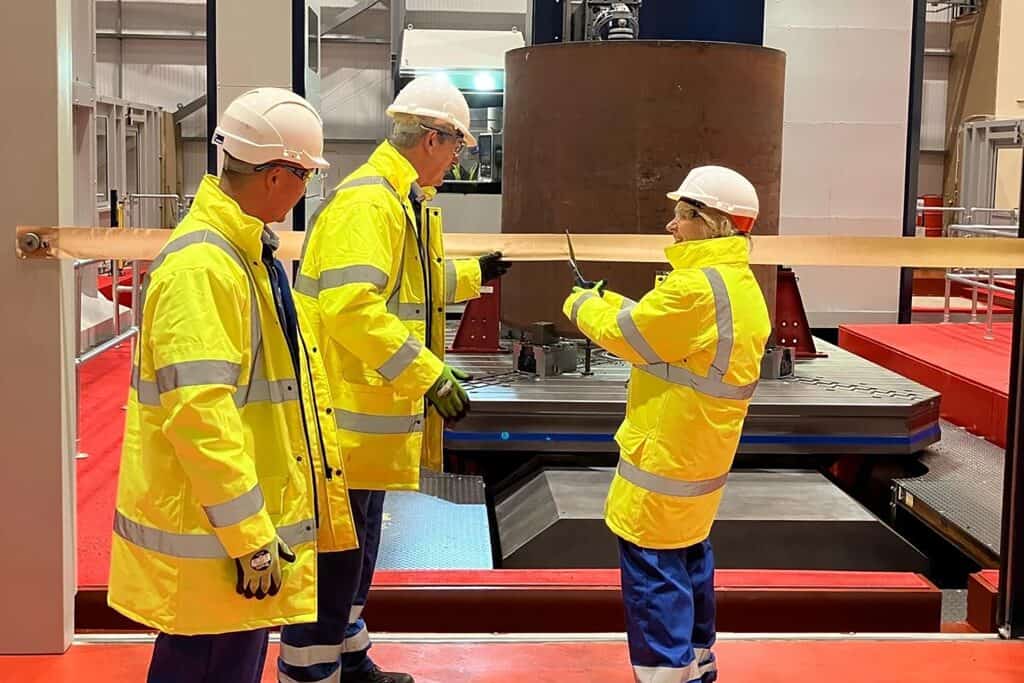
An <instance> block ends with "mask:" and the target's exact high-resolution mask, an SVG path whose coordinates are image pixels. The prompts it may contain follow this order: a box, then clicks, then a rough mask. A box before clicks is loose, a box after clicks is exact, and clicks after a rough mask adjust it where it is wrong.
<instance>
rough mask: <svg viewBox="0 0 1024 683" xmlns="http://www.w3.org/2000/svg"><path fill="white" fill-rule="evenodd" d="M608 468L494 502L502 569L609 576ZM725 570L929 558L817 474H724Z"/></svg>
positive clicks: (529, 486) (889, 567) (614, 561)
mask: <svg viewBox="0 0 1024 683" xmlns="http://www.w3.org/2000/svg"><path fill="white" fill-rule="evenodd" d="M612 474H613V470H612V469H611V468H586V469H558V468H548V469H544V470H542V471H540V472H538V473H537V474H535V475H534V476H533V477H532V478H531V479H530V480H529V481H528V482H526V483H525V484H524V485H523V486H520V487H519V488H517V489H515V490H514V491H512V492H510V493H509V494H507V495H505V496H501V497H500V499H499V500H498V502H497V505H496V506H495V510H494V516H495V521H496V526H497V529H498V538H499V547H500V550H501V558H502V566H503V567H505V568H507V569H554V568H570V569H575V568H602V567H603V568H613V567H617V566H618V562H619V560H618V543H617V541H616V539H615V536H613V535H612V533H611V532H610V531H609V530H608V529H607V528H606V527H605V524H604V500H605V494H606V493H607V491H608V486H609V485H610V484H611V481H612ZM711 543H712V545H713V546H714V549H715V563H716V565H717V566H718V567H720V568H723V569H761V570H769V569H805V570H831V571H840V570H841V571H910V572H924V571H927V569H928V561H927V558H925V557H924V555H922V554H921V553H920V552H919V551H918V550H917V549H915V548H914V547H913V546H912V545H911V544H910V543H908V542H907V541H905V540H904V539H903V538H901V537H900V536H899V535H897V534H896V533H894V532H893V531H892V529H890V528H889V527H888V526H887V525H885V524H883V523H882V522H881V521H880V520H879V519H878V518H877V517H875V516H874V515H873V514H871V512H869V511H868V510H867V509H865V508H864V507H863V506H861V505H860V504H859V503H857V501H855V500H853V499H852V498H851V497H849V496H848V495H846V494H845V493H843V492H842V491H840V490H839V489H838V488H837V487H835V486H833V485H832V483H831V482H830V481H828V479H826V478H825V477H824V476H822V475H821V474H819V473H817V472H813V471H804V470H796V471H793V470H740V471H735V472H733V473H732V474H731V475H729V482H728V484H726V487H725V495H724V496H723V497H722V505H721V507H720V509H719V511H718V515H717V517H716V520H715V525H714V527H713V528H712V530H711Z"/></svg>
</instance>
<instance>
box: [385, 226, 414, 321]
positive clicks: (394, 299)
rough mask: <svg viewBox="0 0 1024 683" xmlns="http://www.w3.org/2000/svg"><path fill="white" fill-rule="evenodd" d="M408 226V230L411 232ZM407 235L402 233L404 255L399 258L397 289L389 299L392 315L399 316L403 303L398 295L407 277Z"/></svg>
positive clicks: (389, 309)
mask: <svg viewBox="0 0 1024 683" xmlns="http://www.w3.org/2000/svg"><path fill="white" fill-rule="evenodd" d="M409 229H410V228H409V226H408V224H407V225H406V230H409ZM405 235H406V234H405V233H402V253H401V255H400V256H399V257H398V275H397V276H396V277H395V287H394V289H392V290H391V295H390V296H389V297H388V313H391V314H392V315H398V313H399V309H400V308H401V303H399V300H398V295H399V294H400V293H401V291H402V278H404V277H405Z"/></svg>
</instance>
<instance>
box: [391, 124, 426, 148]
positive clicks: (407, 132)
mask: <svg viewBox="0 0 1024 683" xmlns="http://www.w3.org/2000/svg"><path fill="white" fill-rule="evenodd" d="M429 132H430V131H429V130H427V129H426V128H423V126H421V125H420V119H419V118H417V117H415V116H396V117H395V122H394V124H393V125H392V126H391V134H390V135H388V142H390V143H391V144H392V145H394V146H395V147H397V148H398V149H411V148H412V147H415V146H416V145H418V144H419V143H420V140H422V139H423V138H424V137H425V136H426V135H427V133H429Z"/></svg>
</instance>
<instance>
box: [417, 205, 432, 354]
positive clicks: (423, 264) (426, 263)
mask: <svg viewBox="0 0 1024 683" xmlns="http://www.w3.org/2000/svg"><path fill="white" fill-rule="evenodd" d="M413 206H414V207H416V208H417V211H416V217H417V219H418V220H417V225H416V231H415V232H414V233H413V234H415V235H416V246H417V247H418V248H419V252H420V271H421V272H422V273H423V297H424V304H423V308H424V310H425V311H426V313H427V314H426V316H424V323H425V324H426V334H425V336H424V339H425V340H426V342H427V348H428V349H430V346H431V339H430V332H431V330H432V328H433V319H434V300H433V297H432V296H431V294H432V291H431V290H432V289H433V282H432V280H431V278H430V221H429V219H428V220H424V219H423V214H424V213H426V207H424V206H423V202H419V203H416V202H414V203H413ZM421 232H425V233H426V237H427V240H426V243H425V244H426V246H424V241H423V236H422V235H421V234H420V233H421ZM430 350H431V351H433V349H430Z"/></svg>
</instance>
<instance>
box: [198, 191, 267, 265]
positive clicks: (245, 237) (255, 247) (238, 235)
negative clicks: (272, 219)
mask: <svg viewBox="0 0 1024 683" xmlns="http://www.w3.org/2000/svg"><path fill="white" fill-rule="evenodd" d="M192 215H193V217H194V218H196V219H198V220H200V221H202V222H203V223H205V224H206V225H208V226H210V227H211V228H213V229H214V230H216V231H217V232H219V233H221V234H222V235H224V237H226V238H227V239H228V241H229V242H231V243H232V244H233V245H235V247H236V248H238V249H241V250H242V252H243V253H244V254H245V257H246V259H248V260H249V262H250V263H251V262H254V261H259V260H260V256H261V255H262V254H263V221H261V220H260V219H258V218H254V217H252V216H250V215H248V214H247V213H245V212H244V211H242V207H240V206H239V205H238V202H236V201H235V200H234V199H232V198H231V197H229V196H227V194H225V193H224V190H222V189H220V179H219V178H217V176H212V175H206V176H204V177H203V181H202V182H201V183H200V184H199V189H198V190H197V191H196V198H195V200H194V201H193V202H192Z"/></svg>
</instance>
